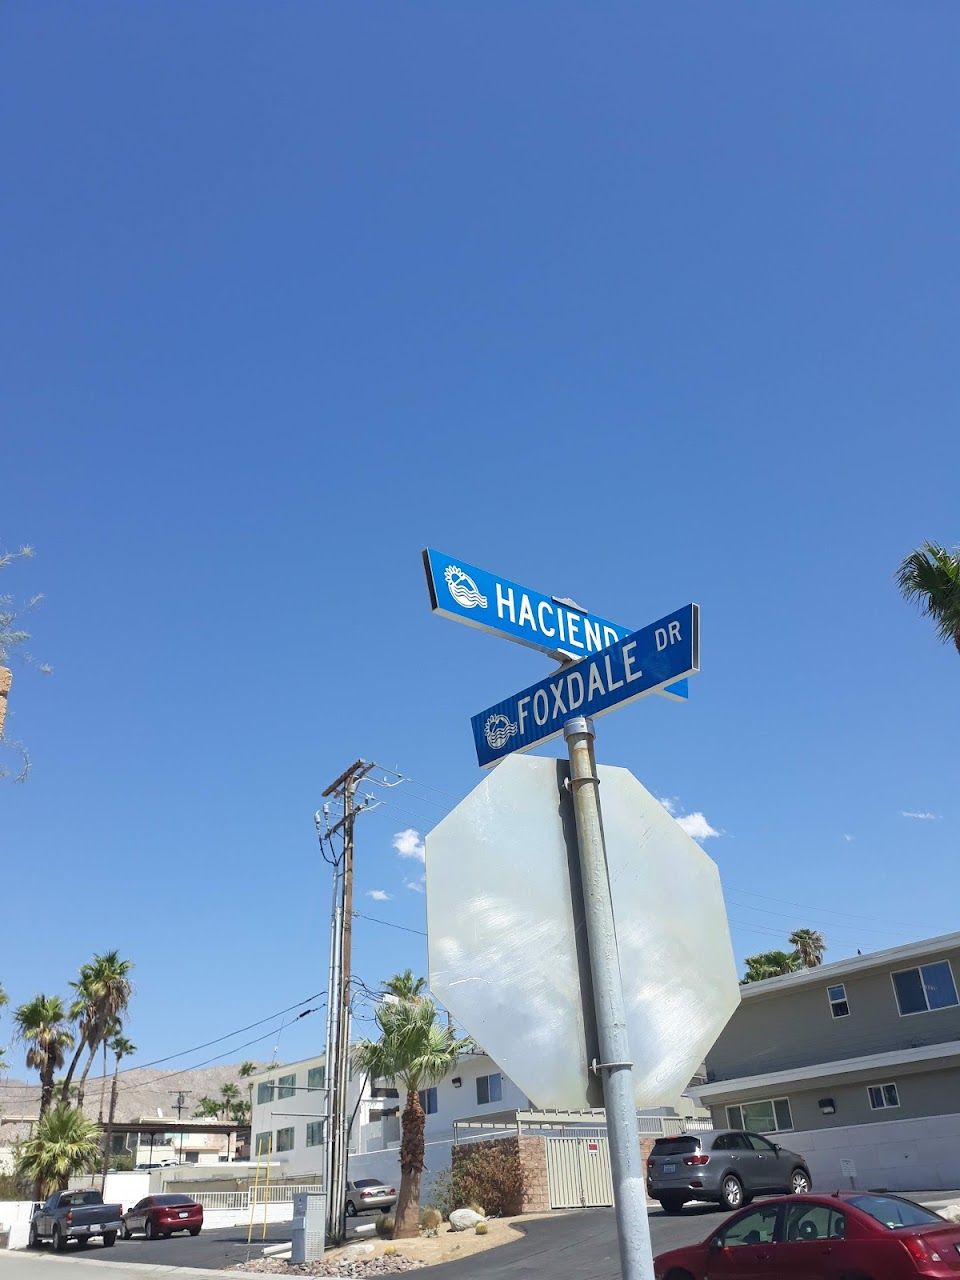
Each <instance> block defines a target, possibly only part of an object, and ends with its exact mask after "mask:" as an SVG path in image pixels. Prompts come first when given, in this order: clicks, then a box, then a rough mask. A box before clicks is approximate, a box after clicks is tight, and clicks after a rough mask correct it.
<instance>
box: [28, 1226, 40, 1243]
mask: <svg viewBox="0 0 960 1280" xmlns="http://www.w3.org/2000/svg"><path fill="white" fill-rule="evenodd" d="M27 1248H28V1249H39V1248H40V1237H39V1236H38V1235H37V1224H36V1223H35V1222H31V1223H30V1234H29V1235H28V1236H27Z"/></svg>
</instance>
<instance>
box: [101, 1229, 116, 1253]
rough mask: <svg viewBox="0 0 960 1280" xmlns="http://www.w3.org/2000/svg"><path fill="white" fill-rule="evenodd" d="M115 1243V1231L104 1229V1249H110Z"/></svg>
mask: <svg viewBox="0 0 960 1280" xmlns="http://www.w3.org/2000/svg"><path fill="white" fill-rule="evenodd" d="M116 1243H117V1233H116V1232H115V1231H105V1232H104V1233H103V1247H104V1248H105V1249H112V1248H113V1246H114V1245H115V1244H116Z"/></svg>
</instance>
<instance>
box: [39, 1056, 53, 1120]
mask: <svg viewBox="0 0 960 1280" xmlns="http://www.w3.org/2000/svg"><path fill="white" fill-rule="evenodd" d="M52 1101H53V1060H52V1059H49V1060H48V1061H47V1062H46V1064H45V1065H44V1068H43V1070H42V1071H41V1072H40V1119H41V1120H42V1119H43V1117H44V1116H45V1115H46V1114H47V1112H48V1111H49V1109H50V1103H51V1102H52Z"/></svg>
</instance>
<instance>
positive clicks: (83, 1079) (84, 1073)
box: [77, 1040, 98, 1111]
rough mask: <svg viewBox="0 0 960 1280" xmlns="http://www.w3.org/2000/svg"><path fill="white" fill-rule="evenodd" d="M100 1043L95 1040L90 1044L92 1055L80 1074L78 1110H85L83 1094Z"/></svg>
mask: <svg viewBox="0 0 960 1280" xmlns="http://www.w3.org/2000/svg"><path fill="white" fill-rule="evenodd" d="M97 1048H98V1043H97V1041H96V1040H95V1041H94V1042H93V1044H92V1045H91V1046H90V1055H89V1057H88V1058H87V1061H86V1063H85V1064H84V1068H83V1071H82V1073H81V1075H80V1083H79V1084H78V1085H77V1110H78V1111H82V1110H83V1094H84V1090H85V1089H86V1086H87V1076H88V1075H89V1074H90V1068H91V1067H92V1066H93V1060H94V1058H95V1057H96V1056H97Z"/></svg>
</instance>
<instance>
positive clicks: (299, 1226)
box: [290, 1191, 327, 1262]
mask: <svg viewBox="0 0 960 1280" xmlns="http://www.w3.org/2000/svg"><path fill="white" fill-rule="evenodd" d="M326 1221H327V1193H326V1192H325V1191H295V1192H294V1194H293V1232H292V1248H291V1251H290V1261H291V1262H316V1261H317V1260H318V1259H320V1258H322V1257H323V1251H324V1249H325V1248H326V1243H327V1238H326Z"/></svg>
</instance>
